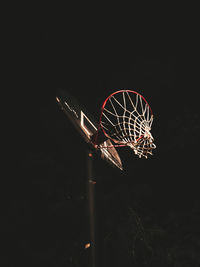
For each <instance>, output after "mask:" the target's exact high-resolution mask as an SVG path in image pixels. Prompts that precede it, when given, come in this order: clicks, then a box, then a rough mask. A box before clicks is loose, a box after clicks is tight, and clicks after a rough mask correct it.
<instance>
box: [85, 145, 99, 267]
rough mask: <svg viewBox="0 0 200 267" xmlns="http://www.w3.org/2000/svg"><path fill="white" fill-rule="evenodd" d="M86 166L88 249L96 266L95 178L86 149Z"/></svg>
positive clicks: (92, 262)
mask: <svg viewBox="0 0 200 267" xmlns="http://www.w3.org/2000/svg"><path fill="white" fill-rule="evenodd" d="M87 167H88V173H87V174H88V179H87V184H88V202H89V203H88V204H89V227H90V251H91V267H97V249H96V234H95V224H96V222H95V220H96V214H95V213H96V212H95V184H96V181H95V178H94V166H93V152H92V151H90V150H88V151H87Z"/></svg>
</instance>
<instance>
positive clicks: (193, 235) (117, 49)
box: [3, 25, 200, 267]
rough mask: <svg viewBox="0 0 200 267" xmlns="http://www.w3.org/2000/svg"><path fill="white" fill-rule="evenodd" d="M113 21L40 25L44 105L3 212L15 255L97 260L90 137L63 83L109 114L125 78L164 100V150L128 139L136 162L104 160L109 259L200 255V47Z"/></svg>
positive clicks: (35, 57)
mask: <svg viewBox="0 0 200 267" xmlns="http://www.w3.org/2000/svg"><path fill="white" fill-rule="evenodd" d="M105 29H106V27H105V28H104V29H103V30H102V31H101V30H100V28H95V30H93V29H91V30H90V31H88V30H87V25H86V26H85V25H84V26H82V27H81V28H79V31H77V29H75V30H70V29H67V28H65V27H62V28H59V27H58V28H57V27H55V26H52V27H46V26H43V27H41V28H37V29H35V28H34V30H33V31H32V35H31V37H30V40H29V41H31V42H32V44H33V46H32V47H34V48H32V49H28V51H27V59H26V60H25V62H28V61H31V62H32V63H33V64H31V65H32V66H31V68H30V70H31V71H30V72H29V71H27V70H26V73H27V74H28V75H27V76H26V84H27V85H28V87H29V88H30V90H29V91H27V92H26V95H28V96H29V98H32V92H33V95H34V96H33V98H34V99H37V102H34V101H32V102H34V103H33V104H32V106H29V104H27V103H26V105H27V106H29V107H30V109H33V108H34V112H31V114H28V116H27V117H28V119H27V120H26V132H25V133H24V135H23V141H24V143H25V148H23V150H22V157H21V158H20V162H19V167H20V171H21V173H20V179H18V180H17V181H16V180H15V179H14V178H13V179H12V185H13V186H12V188H10V190H9V194H8V195H7V203H8V205H7V206H6V208H5V214H4V215H3V222H4V225H5V229H6V230H5V232H6V239H5V242H4V247H5V248H6V250H5V251H6V253H5V254H4V258H5V261H6V262H7V263H8V264H10V266H16V263H17V262H19V263H20V265H21V266H22V265H24V266H46V265H47V266H88V262H89V249H88V250H85V249H84V245H85V244H86V243H88V242H89V232H88V210H87V194H86V193H87V191H86V178H87V168H86V150H87V145H86V144H85V143H84V141H83V140H82V139H81V137H80V136H79V134H78V133H77V132H76V130H75V129H74V128H73V126H72V125H71V123H70V122H69V121H68V120H67V118H66V117H65V115H64V114H63V113H62V111H61V110H60V108H59V107H58V105H57V103H56V101H55V95H54V92H55V89H56V88H60V87H62V88H66V89H67V90H69V92H70V93H71V94H73V95H74V96H75V97H76V98H77V99H78V100H79V101H80V102H81V103H82V104H83V105H84V106H85V107H86V108H87V110H88V111H89V112H90V113H91V114H93V116H95V117H96V119H97V120H98V116H99V112H100V107H101V104H102V103H103V101H104V100H105V98H106V97H107V96H108V95H109V94H110V93H112V92H114V91H116V90H118V89H121V88H123V89H133V90H136V91H138V92H139V93H141V94H142V95H143V96H144V97H145V98H146V99H147V100H148V102H149V103H150V105H151V107H152V109H153V112H154V122H153V126H152V134H153V136H154V138H155V144H156V145H157V149H156V150H155V152H154V155H153V156H152V157H150V158H149V159H148V160H146V159H139V158H137V157H136V156H135V155H134V154H133V152H132V151H131V150H129V149H128V148H122V149H119V150H118V152H119V154H120V156H121V159H122V162H123V165H124V169H125V170H124V172H120V171H118V170H116V169H113V168H112V167H110V166H109V165H108V164H107V163H105V162H104V161H102V160H100V159H99V158H98V157H97V158H96V159H95V160H94V166H95V177H96V181H97V184H96V189H97V194H96V198H97V218H98V220H97V229H98V241H99V254H100V255H99V263H100V266H105V267H106V266H199V264H200V259H199V251H200V239H199V238H200V233H199V223H200V213H199V211H200V204H199V188H198V177H199V174H198V170H199V168H198V159H199V158H198V157H199V155H198V154H199V153H198V151H199V130H200V124H199V106H198V97H197V95H198V86H199V82H198V80H197V71H196V58H195V53H194V51H193V50H192V48H191V46H190V47H189V46H188V47H187V46H184V47H183V46H180V45H175V44H174V39H173V38H172V39H170V41H171V42H170V44H169V39H168V38H167V39H168V40H167V39H166V40H162V42H161V41H159V42H158V43H157V44H156V46H154V45H152V36H149V35H145V36H146V37H145V38H144V41H142V42H139V41H141V40H140V39H139V41H138V40H137V41H136V39H135V38H133V33H130V32H129V34H127V33H126V32H124V31H123V29H121V30H120V31H119V28H118V27H116V29H115V28H113V27H109V28H108V29H107V31H105ZM29 63H30V62H29ZM24 110H26V109H25V108H24ZM26 133H27V134H26ZM138 218H140V222H139V223H138V224H137V222H138V221H137V219H138ZM138 225H139V226H138ZM138 229H143V230H144V233H142V234H141V231H139V230H138ZM11 251H12V253H10V252H11ZM10 254H12V257H11V256H10Z"/></svg>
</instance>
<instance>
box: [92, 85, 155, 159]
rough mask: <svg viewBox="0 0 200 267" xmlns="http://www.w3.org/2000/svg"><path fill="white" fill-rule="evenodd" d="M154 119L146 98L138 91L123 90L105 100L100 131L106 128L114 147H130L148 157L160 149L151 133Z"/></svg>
mask: <svg viewBox="0 0 200 267" xmlns="http://www.w3.org/2000/svg"><path fill="white" fill-rule="evenodd" d="M152 122H153V113H152V110H151V107H150V106H149V104H148V103H147V101H146V99H145V98H144V97H143V96H142V95H140V94H139V93H137V92H135V91H131V90H120V91H117V92H115V93H113V94H111V95H110V96H109V97H108V98H107V99H106V100H105V102H104V103H103V106H102V109H101V115H100V122H99V129H98V131H100V130H102V131H103V133H104V135H105V136H106V137H107V138H109V139H110V140H112V141H113V146H114V147H117V146H129V147H130V148H131V149H132V150H133V151H134V153H135V154H136V155H138V156H139V157H140V158H141V157H142V156H143V157H145V158H148V155H152V150H153V149H155V148H156V146H155V144H154V143H153V141H154V138H153V136H152V135H151V133H150V130H151V126H152ZM97 143H98V134H97V135H96V141H95V144H97Z"/></svg>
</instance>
